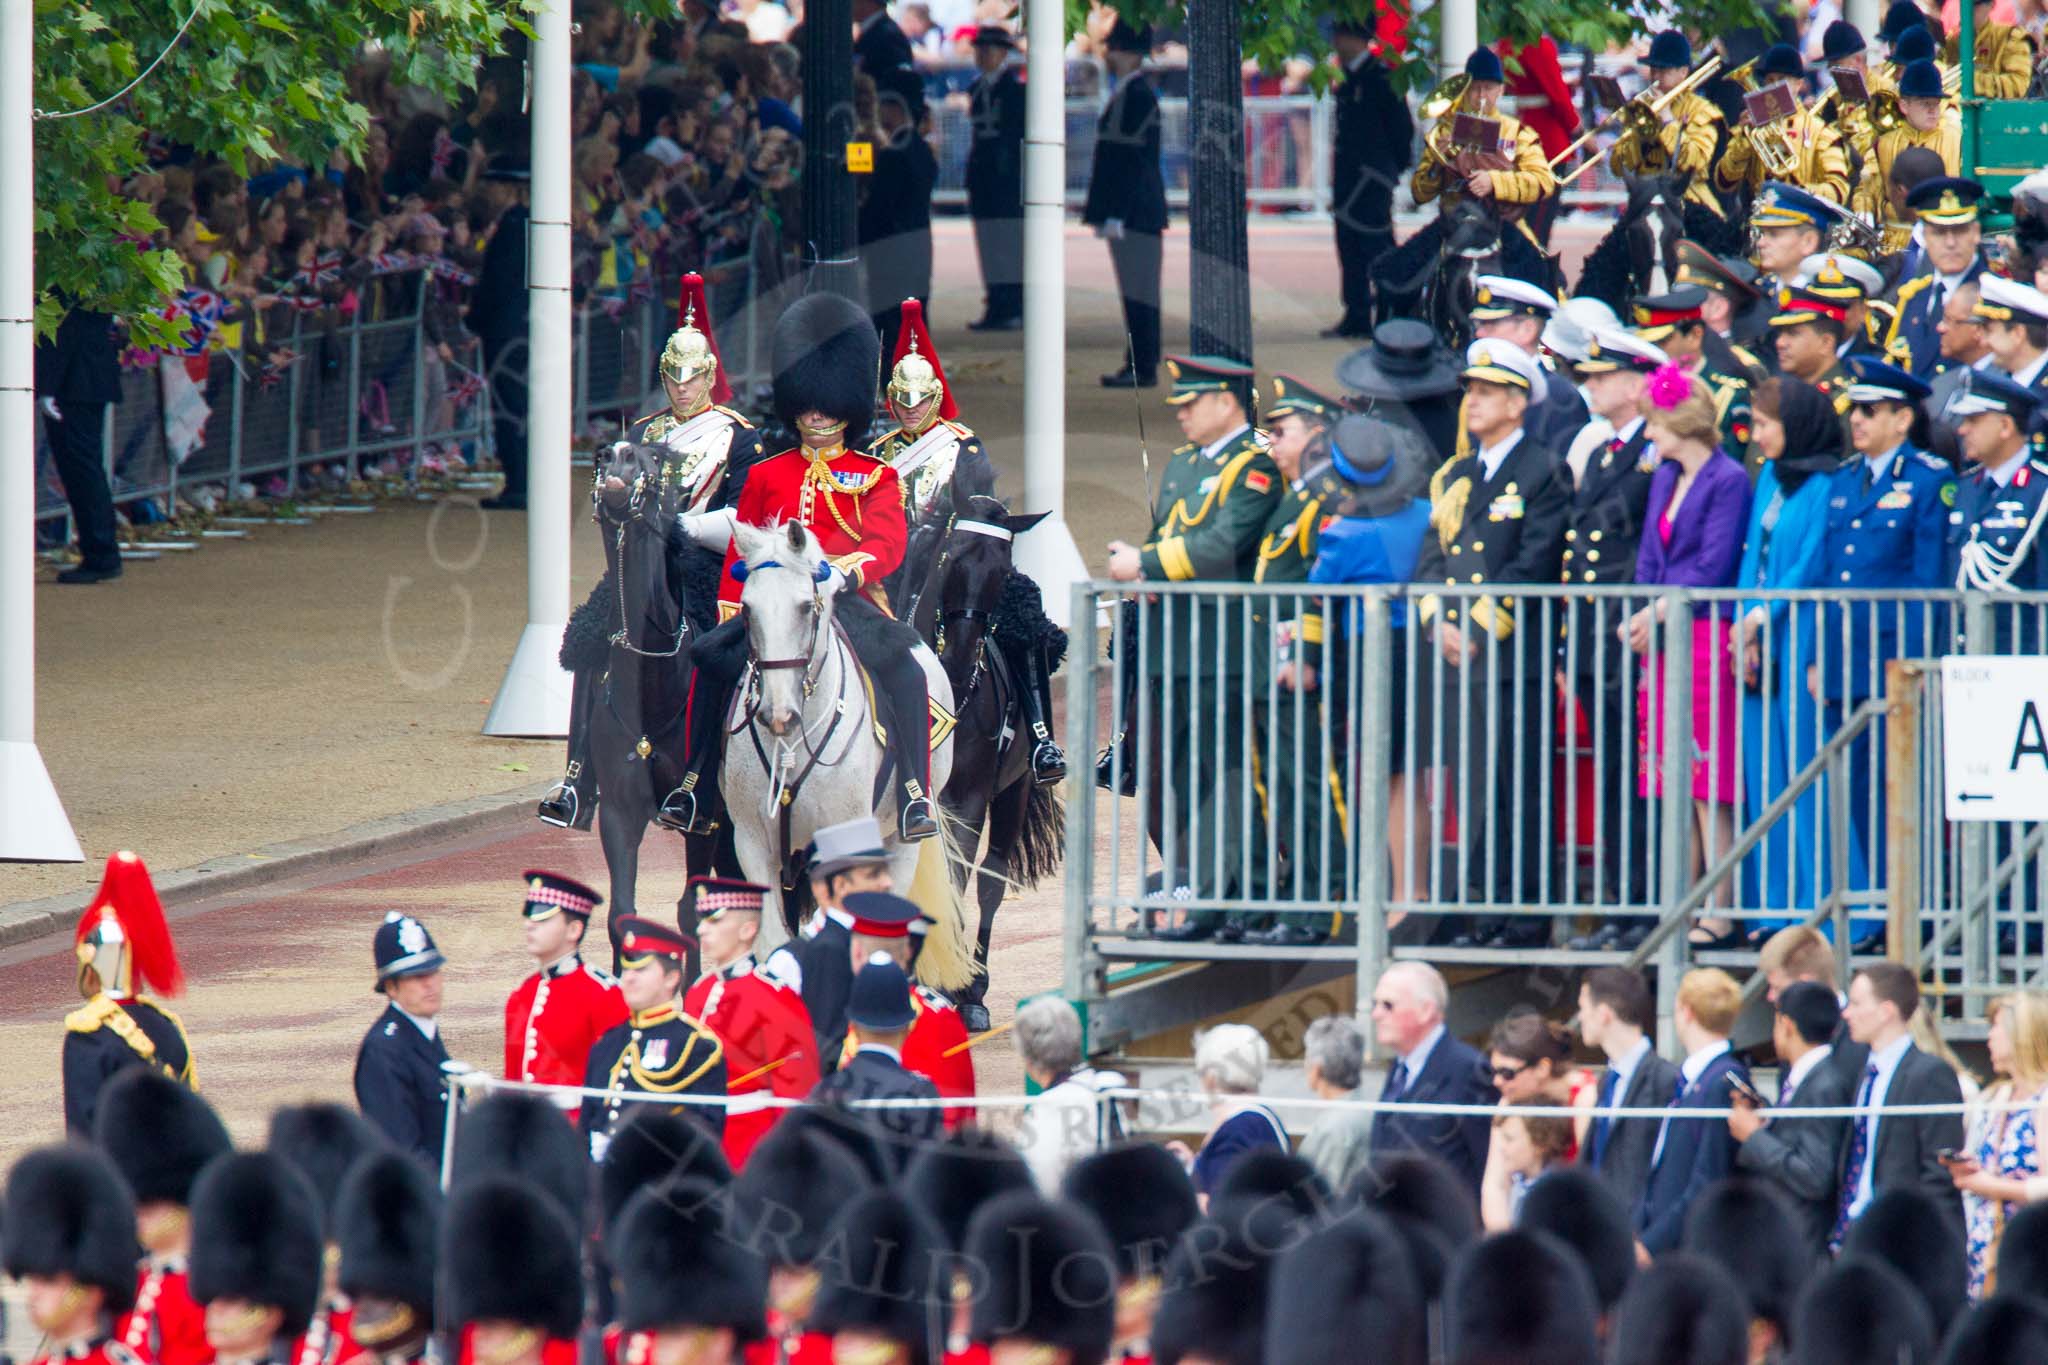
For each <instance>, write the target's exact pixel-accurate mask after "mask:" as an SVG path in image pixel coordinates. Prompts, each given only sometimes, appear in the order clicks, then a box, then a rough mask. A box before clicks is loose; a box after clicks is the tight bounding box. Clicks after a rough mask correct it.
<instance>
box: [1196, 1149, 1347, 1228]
mask: <svg viewBox="0 0 2048 1365" xmlns="http://www.w3.org/2000/svg"><path fill="white" fill-rule="evenodd" d="M1215 1197H1216V1199H1217V1200H1218V1201H1221V1200H1225V1199H1229V1200H1247V1199H1251V1200H1257V1199H1277V1200H1280V1201H1282V1202H1284V1203H1285V1204H1286V1205H1287V1207H1288V1208H1289V1209H1290V1210H1291V1211H1292V1212H1294V1213H1296V1214H1299V1215H1300V1216H1302V1217H1304V1218H1312V1217H1315V1216H1316V1215H1318V1214H1321V1213H1325V1212H1327V1211H1328V1210H1329V1207H1330V1205H1331V1203H1332V1202H1333V1201H1332V1200H1331V1197H1330V1186H1329V1182H1328V1181H1326V1180H1324V1179H1323V1178H1322V1176H1320V1175H1318V1174H1317V1173H1316V1168H1315V1167H1313V1166H1311V1165H1309V1164H1308V1163H1307V1162H1306V1161H1303V1160H1302V1159H1301V1158H1300V1157H1298V1156H1295V1155H1294V1154H1293V1153H1292V1152H1283V1151H1281V1150H1280V1149H1279V1148H1277V1147H1262V1148H1259V1149H1258V1150H1256V1151H1251V1152H1246V1153H1245V1154H1244V1155H1243V1156H1241V1157H1239V1158H1238V1159H1237V1160H1236V1161H1234V1162H1232V1163H1231V1166H1230V1169H1229V1170H1228V1171H1227V1172H1225V1173H1224V1176H1223V1179H1222V1180H1221V1181H1220V1182H1219V1183H1218V1184H1217V1186H1216V1196H1215Z"/></svg>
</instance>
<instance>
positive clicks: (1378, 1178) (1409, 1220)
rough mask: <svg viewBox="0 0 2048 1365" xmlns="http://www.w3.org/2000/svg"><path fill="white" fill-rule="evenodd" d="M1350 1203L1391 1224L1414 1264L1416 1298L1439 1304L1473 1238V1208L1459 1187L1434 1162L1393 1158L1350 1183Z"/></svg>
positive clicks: (1411, 1156) (1403, 1155)
mask: <svg viewBox="0 0 2048 1365" xmlns="http://www.w3.org/2000/svg"><path fill="white" fill-rule="evenodd" d="M1351 1201H1352V1202H1353V1203H1355V1204H1362V1205H1364V1206H1366V1207H1367V1208H1373V1209H1377V1210H1379V1211H1380V1212H1381V1213H1384V1214H1386V1215H1387V1216H1388V1217H1390V1218H1392V1219H1393V1220H1394V1226H1395V1228H1396V1229H1398V1230H1399V1231H1400V1233H1401V1236H1402V1239H1403V1240H1405V1241H1406V1242H1407V1243H1408V1254H1409V1255H1410V1256H1412V1257H1414V1259H1415V1273H1416V1276H1417V1277H1418V1278H1419V1279H1420V1280H1421V1282H1422V1296H1423V1297H1424V1298H1425V1299H1427V1300H1429V1301H1431V1302H1434V1301H1435V1300H1437V1299H1440V1298H1442V1297H1443V1293H1444V1282H1445V1280H1446V1279H1447V1278H1448V1277H1449V1275H1450V1269H1451V1262H1452V1261H1453V1260H1454V1259H1455V1258H1456V1257H1457V1255H1458V1252H1459V1251H1460V1250H1462V1249H1463V1248H1464V1246H1465V1245H1466V1243H1468V1242H1470V1241H1472V1240H1473V1239H1474V1238H1476V1237H1477V1236H1478V1235H1479V1206H1478V1204H1477V1203H1475V1202H1474V1201H1473V1198H1472V1191H1471V1190H1470V1189H1469V1188H1468V1187H1467V1186H1466V1185H1465V1183H1464V1182H1463V1181H1461V1180H1460V1179H1458V1177H1457V1176H1456V1175H1455V1174H1453V1173H1452V1171H1451V1169H1450V1168H1449V1167H1448V1166H1446V1165H1444V1164H1443V1163H1442V1162H1441V1161H1438V1160H1437V1159H1436V1158H1434V1157H1429V1156H1424V1155H1422V1154H1421V1153H1419V1152H1395V1153H1393V1154H1391V1155H1389V1156H1386V1157H1383V1158H1381V1159H1379V1160H1377V1161H1374V1162H1373V1163H1372V1165H1371V1167H1370V1168H1368V1169H1367V1170H1365V1171H1363V1172H1361V1173H1360V1174H1359V1176H1358V1178H1357V1179H1356V1180H1354V1181H1352V1183H1351Z"/></svg>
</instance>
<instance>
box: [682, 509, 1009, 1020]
mask: <svg viewBox="0 0 2048 1365" xmlns="http://www.w3.org/2000/svg"><path fill="white" fill-rule="evenodd" d="M732 535H733V539H734V540H735V542H736V543H737V545H738V549H739V557H740V559H741V560H742V561H743V562H744V563H745V565H746V580H745V583H744V585H743V586H742V588H741V591H740V603H741V605H742V606H743V607H744V608H745V610H746V622H747V649H748V658H747V668H746V673H745V674H744V676H743V677H742V678H741V681H740V686H739V687H738V688H737V689H736V690H735V692H734V696H733V703H732V710H731V712H730V713H729V715H728V717H727V725H726V731H727V734H726V740H725V760H724V763H723V764H722V766H721V771H720V775H719V790H720V792H721V794H722V795H723V796H724V798H725V808H726V818H727V819H729V820H731V821H732V831H733V846H734V851H735V852H736V854H737V855H738V857H739V861H740V866H741V867H742V868H744V869H745V871H746V875H747V877H748V879H749V880H751V881H755V882H758V883H760V884H761V885H763V886H768V887H772V888H776V890H775V895H776V896H777V897H778V899H779V897H780V895H781V891H780V888H781V885H782V876H783V866H784V863H783V860H784V859H785V858H786V857H787V856H788V854H789V853H790V852H792V851H793V850H796V849H800V848H802V847H803V846H804V845H805V844H807V843H809V842H810V841H811V839H812V837H813V836H814V835H815V834H816V833H817V831H818V830H820V829H823V828H825V827H826V826H828V825H836V824H839V823H841V822H842V821H846V820H854V819H858V818H859V817H861V816H863V815H868V814H873V815H875V817H876V818H877V819H878V820H879V821H880V822H881V824H882V830H883V834H884V840H883V847H884V848H886V849H887V850H888V851H889V853H890V871H891V873H892V875H893V877H894V880H895V883H896V886H897V888H898V890H899V891H900V892H901V893H902V894H905V895H907V896H909V898H910V899H912V900H914V901H916V902H917V903H918V905H919V906H920V907H921V908H922V909H923V910H924V912H925V913H926V914H927V915H930V916H932V918H933V919H934V920H935V921H936V926H937V927H936V928H934V930H933V931H932V932H931V933H930V934H929V935H928V936H927V940H926V943H925V947H924V949H923V951H922V953H921V954H920V955H919V958H918V972H917V975H918V977H919V979H920V980H924V981H926V982H928V983H930V984H932V985H937V986H941V987H949V988H953V989H958V988H959V987H961V986H964V985H966V984H967V981H968V980H969V979H971V977H972V972H973V963H972V951H973V950H972V946H971V945H972V942H973V941H972V940H971V939H968V938H967V937H966V904H965V902H964V901H963V900H962V899H961V897H960V895H959V892H958V890H957V889H956V888H955V886H954V883H953V878H952V876H951V874H950V870H949V866H948V862H949V859H952V858H955V857H957V856H958V855H957V854H956V853H955V852H954V851H953V849H952V841H951V839H950V837H949V836H948V835H947V834H945V833H943V832H942V833H941V834H940V835H939V837H937V838H935V839H926V840H921V841H919V842H917V843H911V844H906V843H904V842H903V841H902V840H901V839H900V838H899V837H898V836H897V832H896V802H895V801H894V800H893V799H891V793H887V792H885V793H884V794H883V796H882V799H881V801H880V802H879V807H878V804H877V801H876V796H875V788H876V778H877V776H878V775H879V774H880V772H881V770H882V765H883V763H884V762H885V761H886V759H887V756H888V755H887V751H886V750H885V748H884V746H883V742H882V739H881V737H880V734H879V733H878V729H877V718H876V714H875V709H874V705H873V697H872V693H871V690H870V689H871V688H872V685H873V684H872V683H871V682H870V681H869V680H868V679H867V678H866V677H865V676H864V675H863V673H862V671H861V668H860V665H859V663H858V661H857V660H856V659H855V657H854V653H853V646H852V645H851V644H849V643H848V642H847V639H846V636H845V634H844V633H843V632H842V631H841V630H839V629H838V628H837V627H836V626H835V625H834V623H833V618H832V609H833V606H834V602H835V599H836V598H837V596H838V592H839V589H840V587H841V586H842V585H843V584H844V582H845V580H844V579H843V578H842V577H840V576H839V575H837V574H835V573H833V572H832V571H831V566H830V565H829V564H828V563H827V562H826V559H825V556H824V553H823V552H822V551H821V550H820V549H819V547H818V542H817V539H816V537H814V536H812V535H811V533H810V532H809V531H807V530H805V529H804V526H803V524H802V523H801V522H794V521H792V522H785V523H783V524H782V525H779V526H774V527H768V528H765V529H763V528H758V527H753V526H747V525H743V524H740V523H739V522H737V521H735V522H734V523H733V525H732ZM917 660H918V664H919V666H920V667H922V668H923V669H924V674H925V683H926V686H927V687H929V688H930V689H931V698H932V700H933V701H934V702H936V703H937V704H938V707H939V709H940V710H941V711H942V712H943V713H944V714H946V715H951V714H953V688H952V684H951V683H950V682H949V681H948V680H947V678H946V670H945V668H944V667H943V666H942V665H941V664H940V663H939V660H938V656H937V655H935V654H933V653H932V652H931V650H930V649H928V648H927V647H925V646H924V645H923V644H922V643H920V644H919V645H918V646H917ZM952 766H953V746H952V742H951V735H950V732H949V733H948V734H947V735H945V736H943V737H942V738H941V740H940V742H939V743H937V744H935V745H933V746H932V765H931V789H932V790H933V791H935V792H936V791H943V790H944V789H945V786H946V779H947V778H948V777H949V776H950V775H951V773H952ZM777 910H778V913H774V914H769V915H764V916H763V917H762V925H761V944H760V947H759V951H760V952H761V953H762V954H764V955H765V954H767V953H768V952H771V951H773V949H774V948H775V947H776V946H777V945H778V944H780V943H782V942H784V941H786V939H787V937H788V934H787V928H786V925H787V919H786V917H785V916H784V915H783V914H782V913H779V911H780V906H779V903H778V906H777Z"/></svg>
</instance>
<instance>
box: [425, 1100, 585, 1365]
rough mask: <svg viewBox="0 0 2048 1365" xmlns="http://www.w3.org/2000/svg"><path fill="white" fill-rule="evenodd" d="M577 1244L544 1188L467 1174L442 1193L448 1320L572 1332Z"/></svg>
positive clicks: (579, 1277) (578, 1291)
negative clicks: (454, 1187)
mask: <svg viewBox="0 0 2048 1365" xmlns="http://www.w3.org/2000/svg"><path fill="white" fill-rule="evenodd" d="M555 1122H556V1123H558V1124H561V1123H562V1120H561V1117H560V1116H559V1115H557V1116H556V1117H555ZM562 1126H563V1127H564V1128H567V1127H568V1125H567V1124H562ZM580 1251H581V1246H580V1242H579V1239H578V1236H577V1232H576V1229H575V1228H574V1227H572V1226H571V1225H570V1223H569V1220H568V1219H567V1218H566V1217H564V1216H563V1214H562V1211H561V1209H560V1208H559V1207H557V1205H556V1203H555V1201H554V1199H553V1198H552V1197H550V1196H549V1195H547V1194H544V1193H542V1192H541V1191H540V1190H539V1189H537V1188H535V1187H534V1186H532V1185H530V1184H528V1183H527V1182H526V1181H524V1180H518V1179H515V1178H512V1177H509V1176H487V1177H485V1178H483V1179H481V1180H475V1181H471V1182H470V1183H468V1184H466V1185H464V1186H463V1187H462V1188H461V1189H459V1190H457V1191H455V1193H453V1194H452V1195H451V1196H450V1197H449V1200H448V1221H447V1224H446V1226H444V1227H443V1228H442V1230H441V1264H442V1265H443V1266H444V1267H446V1270H447V1275H448V1297H449V1300H450V1302H449V1305H448V1307H449V1316H450V1318H451V1320H452V1321H453V1322H454V1323H455V1325H457V1326H459V1327H467V1326H469V1325H470V1324H471V1323H477V1322H511V1323H517V1324H519V1325H520V1326H522V1327H533V1328H537V1329H539V1330H540V1331H542V1332H545V1333H546V1334H547V1335H548V1336H550V1337H553V1338H555V1339H557V1340H562V1341H568V1340H573V1339H574V1338H575V1336H576V1329H577V1327H578V1325H579V1324H580V1323H581V1322H582V1320H583V1273H582V1262H581V1259H580V1254H579V1253H580Z"/></svg>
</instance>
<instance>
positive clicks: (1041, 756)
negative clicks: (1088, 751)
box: [1031, 739, 1067, 787]
mask: <svg viewBox="0 0 2048 1365" xmlns="http://www.w3.org/2000/svg"><path fill="white" fill-rule="evenodd" d="M1031 776H1032V778H1033V779H1034V780H1036V781H1037V783H1038V785H1039V786H1041V787H1050V786H1053V785H1055V784H1057V783H1060V782H1064V781H1066V780H1067V751H1066V750H1065V749H1062V748H1061V747H1060V746H1059V745H1057V744H1055V743H1053V742H1052V741H1051V740H1049V739H1041V740H1039V741H1038V743H1037V744H1035V745H1033V746H1032V748H1031Z"/></svg>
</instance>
